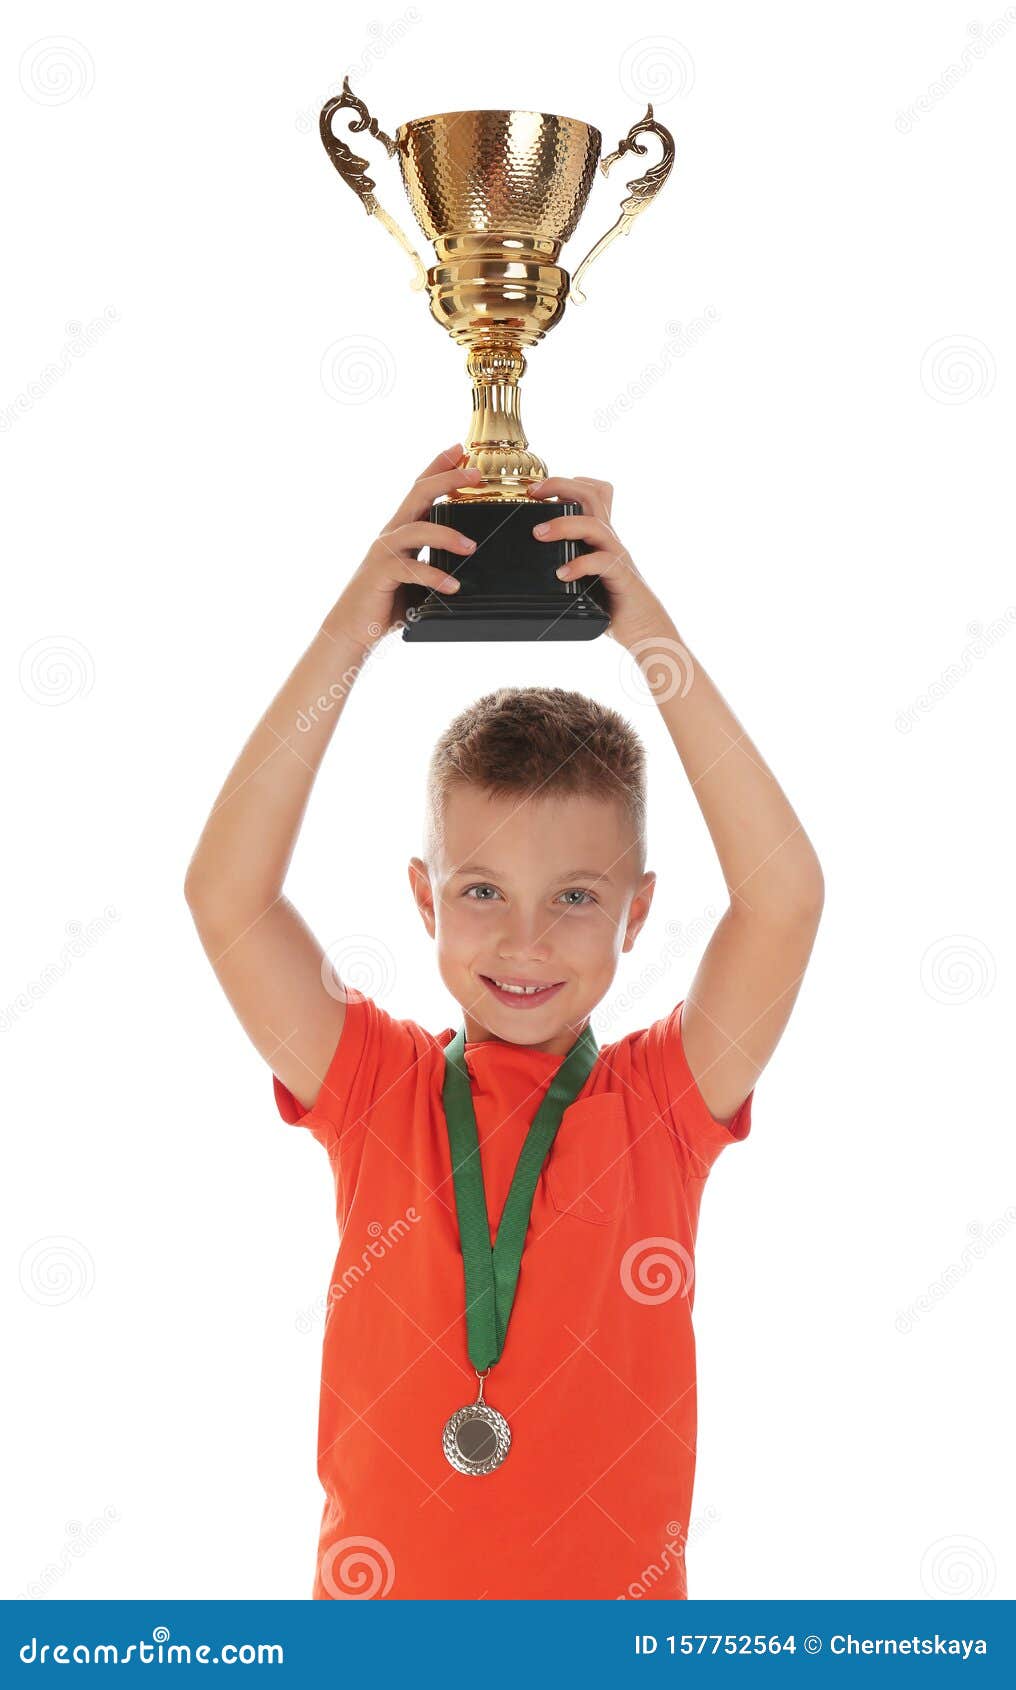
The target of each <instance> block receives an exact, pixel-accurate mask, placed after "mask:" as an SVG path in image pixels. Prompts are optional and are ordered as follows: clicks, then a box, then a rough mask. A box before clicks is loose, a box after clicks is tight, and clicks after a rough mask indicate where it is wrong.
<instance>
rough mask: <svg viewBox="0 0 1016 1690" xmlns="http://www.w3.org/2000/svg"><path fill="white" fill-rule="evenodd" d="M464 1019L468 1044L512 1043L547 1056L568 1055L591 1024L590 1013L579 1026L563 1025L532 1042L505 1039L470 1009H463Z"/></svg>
mask: <svg viewBox="0 0 1016 1690" xmlns="http://www.w3.org/2000/svg"><path fill="white" fill-rule="evenodd" d="M462 1019H463V1022H464V1025H465V1029H466V1043H467V1045H477V1044H488V1043H490V1044H510V1045H513V1046H514V1047H515V1048H516V1049H520V1050H538V1051H540V1052H541V1053H542V1054H543V1055H546V1056H567V1054H568V1052H569V1051H570V1050H571V1047H572V1045H573V1044H574V1043H575V1040H576V1039H577V1038H578V1037H579V1034H580V1033H582V1032H584V1031H585V1029H586V1027H587V1026H588V1025H589V1017H588V1015H587V1016H585V1017H584V1019H583V1020H582V1022H581V1023H580V1024H579V1025H578V1026H577V1027H571V1026H568V1027H562V1028H561V1030H560V1032H558V1033H554V1034H553V1035H552V1036H551V1037H550V1038H549V1039H544V1040H542V1041H541V1042H540V1043H539V1044H532V1043H530V1042H529V1041H528V1040H526V1039H503V1038H501V1037H500V1035H499V1034H497V1033H492V1032H491V1030H490V1028H489V1027H484V1026H482V1025H481V1023H480V1022H479V1021H477V1020H476V1019H475V1018H474V1017H473V1016H472V1015H470V1014H469V1012H468V1010H463V1012H462Z"/></svg>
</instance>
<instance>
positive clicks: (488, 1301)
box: [442, 1026, 599, 1374]
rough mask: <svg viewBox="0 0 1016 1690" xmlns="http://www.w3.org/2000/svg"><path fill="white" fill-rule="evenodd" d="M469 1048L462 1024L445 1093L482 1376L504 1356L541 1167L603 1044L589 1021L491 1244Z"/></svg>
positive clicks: (533, 1132)
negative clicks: (472, 1089) (466, 1062)
mask: <svg viewBox="0 0 1016 1690" xmlns="http://www.w3.org/2000/svg"><path fill="white" fill-rule="evenodd" d="M465 1049H466V1031H465V1028H464V1027H460V1028H459V1031H458V1032H457V1033H456V1035H455V1037H454V1038H453V1039H452V1040H451V1042H450V1044H448V1045H446V1046H445V1077H444V1088H443V1094H442V1096H443V1102H444V1112H445V1121H446V1123H447V1126H448V1141H449V1144H450V1145H451V1154H452V1174H453V1177H454V1183H455V1207H456V1211H457V1214H458V1222H459V1241H460V1244H461V1248H462V1260H463V1264H464V1266H465V1272H466V1333H467V1337H468V1343H469V1359H470V1361H471V1362H472V1364H473V1366H474V1367H475V1369H476V1371H477V1373H478V1374H482V1373H485V1372H486V1370H487V1369H488V1368H489V1367H492V1366H493V1364H494V1363H495V1362H496V1361H497V1360H499V1358H500V1355H501V1351H502V1350H503V1349H504V1341H505V1334H506V1333H507V1331H508V1321H509V1319H510V1318H511V1312H512V1305H513V1304H514V1301H515V1291H516V1287H517V1285H518V1279H519V1270H520V1268H521V1266H522V1252H523V1250H524V1249H525V1243H526V1232H527V1231H528V1228H529V1217H530V1214H531V1212H532V1207H533V1197H534V1194H535V1192H536V1185H537V1181H538V1180H539V1177H540V1172H541V1170H542V1168H543V1164H544V1162H545V1161H546V1159H547V1156H548V1154H549V1152H550V1147H551V1145H552V1144H553V1142H554V1139H555V1137H556V1134H557V1129H558V1127H559V1126H560V1125H561V1117H562V1116H563V1114H564V1112H565V1110H566V1109H567V1108H568V1106H569V1104H571V1103H573V1102H574V1101H575V1098H576V1097H577V1096H578V1094H579V1092H580V1091H581V1090H582V1087H583V1086H584V1085H585V1083H586V1080H587V1079H588V1078H589V1074H590V1072H591V1070H592V1068H593V1065H594V1063H595V1062H596V1058H597V1055H598V1054H599V1046H598V1045H597V1042H596V1035H595V1033H594V1032H593V1029H592V1027H591V1026H586V1027H585V1029H584V1030H583V1031H582V1032H581V1033H580V1034H579V1037H578V1038H577V1039H576V1041H575V1043H574V1044H573V1045H572V1047H571V1049H570V1050H569V1052H568V1054H567V1055H566V1056H565V1057H564V1059H563V1061H562V1063H561V1066H560V1067H559V1068H558V1069H557V1071H556V1072H555V1074H554V1078H553V1080H552V1081H551V1083H550V1087H549V1089H548V1091H547V1094H546V1096H545V1097H544V1100H543V1102H542V1103H541V1104H540V1107H539V1109H538V1110H537V1112H536V1114H535V1116H534V1118H533V1121H532V1123H531V1125H530V1128H529V1131H528V1133H527V1134H526V1141H525V1144H524V1145H523V1146H522V1150H521V1151H520V1153H519V1159H518V1162H517V1163H516V1165H515V1173H514V1174H513V1176H512V1183H511V1189H510V1190H509V1192H508V1197H507V1200H506V1202H505V1206H504V1211H503V1213H502V1215H501V1219H500V1222H499V1224H498V1229H497V1240H496V1242H495V1244H494V1246H493V1248H491V1243H490V1219H489V1216H488V1213H487V1199H486V1195H485V1192H484V1187H483V1168H482V1166H481V1163H480V1141H479V1137H478V1135H477V1131H476V1114H475V1111H474V1109H473V1096H472V1091H471V1089H470V1084H469V1071H468V1069H467V1068H466V1064H465Z"/></svg>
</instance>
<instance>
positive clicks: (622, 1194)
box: [547, 1092, 635, 1226]
mask: <svg viewBox="0 0 1016 1690" xmlns="http://www.w3.org/2000/svg"><path fill="white" fill-rule="evenodd" d="M547 1190H548V1192H549V1194H550V1200H551V1202H552V1203H553V1205H554V1208H555V1209H557V1210H558V1211H559V1212H560V1213H561V1214H564V1215H573V1216H574V1217H575V1218H576V1219H577V1220H581V1221H590V1222H592V1223H593V1225H601V1226H602V1225H603V1224H604V1223H605V1222H607V1221H610V1220H613V1219H614V1217H615V1216H616V1215H618V1214H620V1212H621V1210H622V1209H624V1208H626V1207H627V1205H628V1204H629V1203H630V1202H631V1200H632V1197H633V1196H634V1194H635V1182H634V1176H633V1173H632V1164H631V1151H630V1149H629V1145H628V1123H627V1121H626V1119H625V1112H624V1100H623V1098H622V1097H621V1096H620V1095H619V1094H618V1093H617V1092H601V1093H599V1094H598V1095H597V1096H595V1097H584V1098H580V1099H579V1100H578V1102H576V1103H573V1104H571V1106H570V1107H569V1108H568V1109H566V1110H565V1112H564V1114H563V1115H562V1117H561V1125H560V1126H559V1128H558V1130H557V1137H556V1138H555V1140H554V1144H553V1148H552V1149H551V1152H550V1156H549V1157H548V1159H547Z"/></svg>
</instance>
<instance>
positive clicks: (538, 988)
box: [494, 980, 547, 994]
mask: <svg viewBox="0 0 1016 1690" xmlns="http://www.w3.org/2000/svg"><path fill="white" fill-rule="evenodd" d="M494 984H495V986H497V987H498V988H499V989H500V990H501V991H502V992H521V993H523V994H528V993H531V992H545V991H546V990H547V988H546V986H509V985H508V984H507V982H506V981H504V980H495V981H494Z"/></svg>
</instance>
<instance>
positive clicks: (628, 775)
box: [427, 687, 646, 873]
mask: <svg viewBox="0 0 1016 1690" xmlns="http://www.w3.org/2000/svg"><path fill="white" fill-rule="evenodd" d="M456 785H460V786H478V787H482V788H484V789H485V790H486V791H488V792H490V793H492V794H493V795H494V796H495V797H508V796H510V795H511V794H512V793H518V794H519V795H520V796H523V795H527V794H532V795H535V794H537V793H538V794H540V795H541V796H542V797H546V798H549V797H564V796H581V797H587V798H606V799H610V798H613V799H616V800H617V801H618V802H619V803H620V804H621V805H622V806H623V807H624V809H625V811H626V813H627V815H628V817H629V820H630V821H631V824H632V827H633V829H634V831H635V838H636V842H637V851H638V863H637V865H636V866H637V868H638V870H639V872H640V873H641V871H642V870H643V869H644V867H645V854H646V754H645V747H644V745H643V743H642V740H641V739H640V738H639V735H638V734H637V733H636V731H635V729H634V728H633V727H632V726H631V723H630V722H626V721H625V719H624V717H623V716H620V715H618V713H617V711H616V710H612V709H611V708H610V707H609V705H606V704H600V703H598V702H597V700H596V699H594V698H586V696H585V695H584V694H583V693H580V692H567V691H565V689H564V688H563V687H498V689H497V691H496V692H488V693H486V694H485V695H484V696H483V698H478V699H477V700H476V702H475V704H470V705H469V706H468V707H467V709H465V710H462V711H460V713H459V715H457V716H456V717H455V718H454V720H453V721H452V722H450V723H449V724H448V726H447V728H446V729H445V731H444V733H443V734H442V735H441V737H440V739H439V740H438V742H437V744H436V746H435V747H434V751H433V754H432V756H431V760H430V767H429V770H428V775H427V834H428V850H429V849H430V842H431V841H433V840H434V838H435V836H436V833H437V829H438V826H439V821H440V816H441V812H442V805H443V800H444V796H445V793H446V792H447V791H448V789H449V788H450V787H452V786H456Z"/></svg>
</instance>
